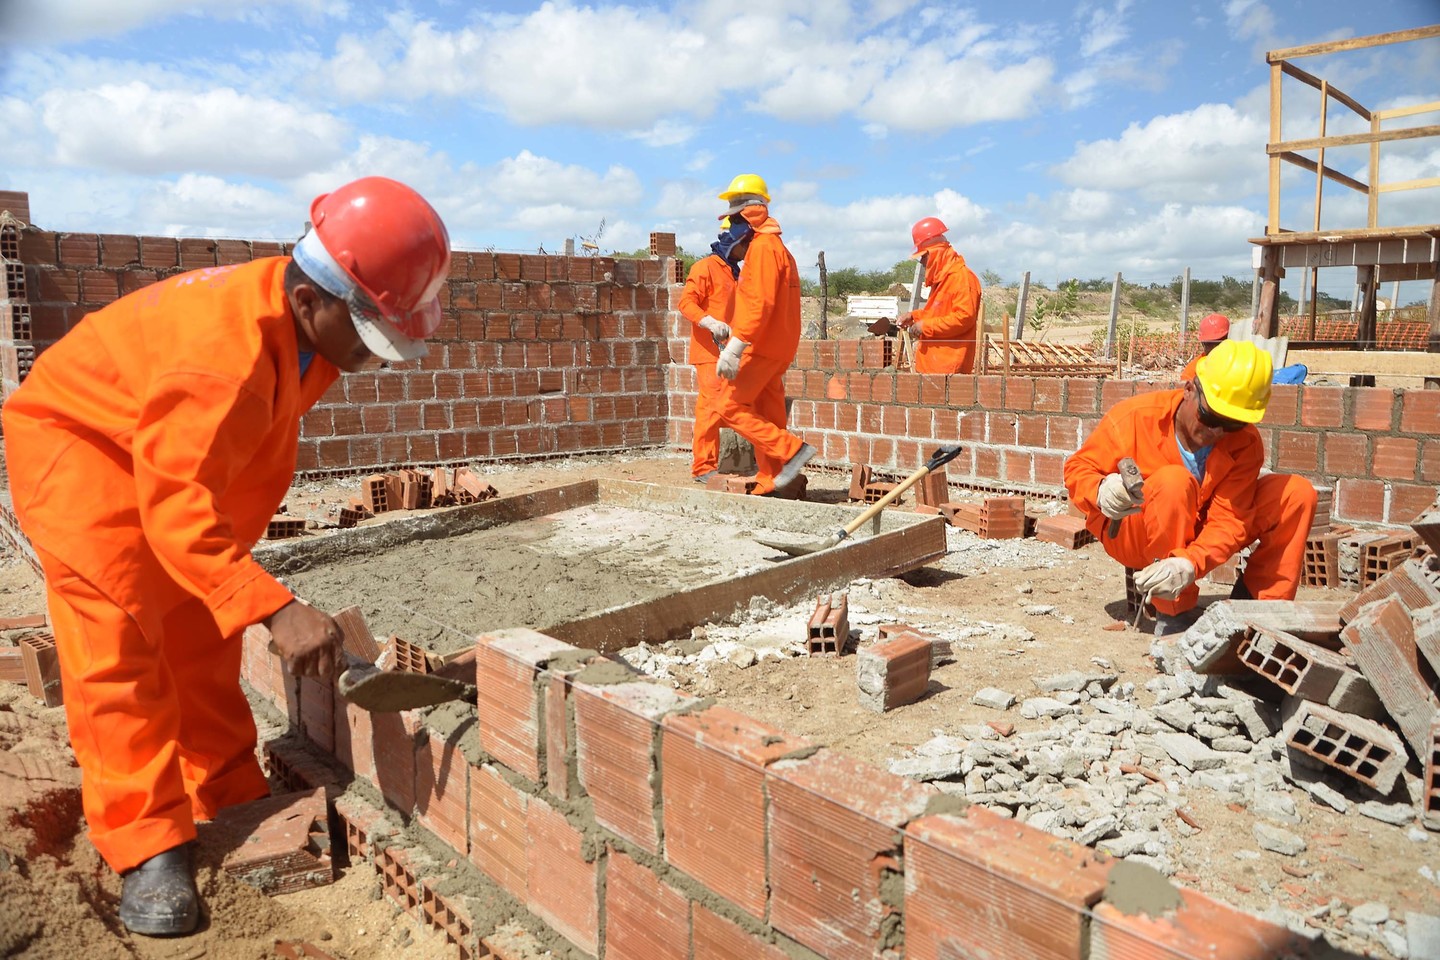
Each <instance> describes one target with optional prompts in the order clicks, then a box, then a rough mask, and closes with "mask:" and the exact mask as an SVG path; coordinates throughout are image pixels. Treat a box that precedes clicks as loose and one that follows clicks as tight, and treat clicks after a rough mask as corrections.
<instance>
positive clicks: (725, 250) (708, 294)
mask: <svg viewBox="0 0 1440 960" xmlns="http://www.w3.org/2000/svg"><path fill="white" fill-rule="evenodd" d="M753 232H754V231H753V230H752V229H751V227H750V224H749V223H747V222H746V221H745V220H744V219H743V218H741V217H736V218H735V219H734V221H733V222H732V221H731V220H730V218H729V217H726V218H725V219H724V220H723V221H721V230H720V237H719V239H717V240H716V241H715V242H714V243H712V244H710V254H709V255H708V256H705V257H701V258H700V259H699V260H696V261H695V263H694V265H693V266H692V267H691V268H690V273H689V274H688V275H687V276H686V277H685V290H684V292H683V293H681V294H680V314H681V315H682V316H683V317H684V318H685V319H686V320H689V321H690V324H691V331H690V364H691V366H693V367H694V368H695V385H696V396H695V430H694V434H693V440H692V441H691V444H690V475H691V476H692V477H694V478H695V482H696V483H704V482H706V481H707V480H709V479H711V478H712V477H714V476H715V475H716V474H718V473H719V472H720V404H719V399H718V394H719V393H720V378H719V377H718V376H717V375H716V373H715V363H716V361H718V360H719V359H720V348H721V347H723V346H725V342H726V341H727V340H729V339H730V323H729V320H730V314H731V311H732V310H733V309H734V307H735V281H736V280H737V279H738V278H739V276H740V261H741V260H743V259H744V258H745V251H746V249H747V248H748V247H749V245H750V237H751V235H752V234H753Z"/></svg>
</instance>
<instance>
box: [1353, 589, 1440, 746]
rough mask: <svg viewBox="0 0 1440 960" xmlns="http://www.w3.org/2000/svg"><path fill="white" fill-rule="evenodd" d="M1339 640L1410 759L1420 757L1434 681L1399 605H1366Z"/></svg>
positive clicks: (1386, 601)
mask: <svg viewBox="0 0 1440 960" xmlns="http://www.w3.org/2000/svg"><path fill="white" fill-rule="evenodd" d="M1340 640H1341V641H1342V642H1343V643H1344V644H1345V649H1346V650H1348V651H1349V652H1350V656H1351V657H1353V658H1354V660H1355V665H1356V666H1358V667H1359V668H1360V672H1361V673H1363V674H1364V675H1365V678H1366V679H1367V680H1369V681H1370V685H1371V686H1372V687H1374V688H1375V693H1376V695H1377V696H1379V697H1380V702H1381V703H1383V704H1384V705H1385V709H1386V710H1387V711H1389V713H1390V717H1391V719H1392V720H1394V721H1395V726H1397V727H1398V728H1399V729H1400V733H1401V734H1402V735H1403V736H1404V737H1405V740H1406V742H1407V743H1409V744H1410V746H1411V747H1412V748H1413V749H1414V750H1415V755H1416V756H1417V757H1418V756H1424V754H1425V750H1426V749H1427V748H1428V746H1429V741H1430V725H1431V724H1432V723H1433V722H1434V718H1435V712H1436V708H1435V696H1434V694H1433V693H1431V692H1430V688H1431V684H1432V683H1433V682H1434V679H1435V677H1434V674H1433V672H1432V671H1431V670H1430V664H1429V663H1428V662H1424V661H1423V660H1422V659H1421V657H1420V653H1419V649H1418V647H1417V645H1416V643H1415V625H1414V624H1413V623H1412V622H1411V620H1410V612H1409V611H1408V610H1407V609H1406V608H1405V605H1404V603H1402V602H1401V601H1400V600H1399V599H1398V598H1397V597H1386V598H1385V599H1384V600H1381V601H1380V602H1378V603H1372V604H1370V605H1369V606H1367V607H1365V608H1364V609H1363V610H1361V611H1360V613H1359V614H1358V615H1357V616H1356V617H1355V619H1354V620H1352V621H1350V622H1349V623H1348V624H1346V625H1345V629H1343V630H1341V631H1340ZM1426 673H1430V676H1428V677H1427V676H1426V675H1425V674H1426Z"/></svg>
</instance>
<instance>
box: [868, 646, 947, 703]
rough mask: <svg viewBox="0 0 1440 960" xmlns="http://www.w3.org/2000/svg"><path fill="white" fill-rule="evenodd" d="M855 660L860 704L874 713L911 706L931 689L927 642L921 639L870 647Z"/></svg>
mask: <svg viewBox="0 0 1440 960" xmlns="http://www.w3.org/2000/svg"><path fill="white" fill-rule="evenodd" d="M855 659H856V673H857V680H856V683H857V686H858V687H859V688H860V705H861V706H862V707H865V708H866V709H869V710H874V711H875V712H876V713H884V712H885V711H886V710H893V709H895V708H896V707H902V706H904V705H905V704H907V703H914V702H915V701H916V700H918V699H920V698H921V697H922V696H924V695H925V691H926V690H927V689H928V688H929V686H930V643H929V641H927V640H923V639H921V638H920V637H915V636H900V637H896V638H895V639H893V640H885V641H882V642H880V643H876V644H873V645H872V646H869V647H866V648H865V649H863V650H861V651H860V652H859V653H858V654H857V655H856V658H855Z"/></svg>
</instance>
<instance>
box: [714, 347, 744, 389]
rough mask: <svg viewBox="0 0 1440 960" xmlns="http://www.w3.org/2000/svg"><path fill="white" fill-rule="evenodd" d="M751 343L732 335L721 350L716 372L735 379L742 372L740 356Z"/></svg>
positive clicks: (728, 378)
mask: <svg viewBox="0 0 1440 960" xmlns="http://www.w3.org/2000/svg"><path fill="white" fill-rule="evenodd" d="M749 346H750V344H748V343H746V342H745V341H743V340H741V339H740V338H738V337H731V338H730V342H729V343H727V344H725V349H724V350H722V351H721V352H720V359H719V360H716V361H715V372H716V373H718V374H719V375H720V376H722V377H724V378H725V379H726V380H734V379H735V375H736V374H737V373H739V372H740V356H741V354H743V353H744V352H745V348H747V347H749Z"/></svg>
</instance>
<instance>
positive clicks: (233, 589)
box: [3, 177, 450, 936]
mask: <svg viewBox="0 0 1440 960" xmlns="http://www.w3.org/2000/svg"><path fill="white" fill-rule="evenodd" d="M310 219H311V222H312V223H313V224H314V229H313V230H311V232H310V233H309V234H307V235H306V236H305V237H304V238H303V239H302V240H300V241H299V242H298V243H297V244H296V245H295V248H294V251H293V257H270V258H266V259H262V260H256V261H253V262H251V263H247V264H243V265H238V266H225V267H217V268H206V269H204V270H197V271H194V272H191V273H185V274H181V275H180V276H176V277H171V278H169V279H165V280H161V281H159V282H157V283H154V284H152V285H150V286H148V287H146V288H144V289H142V290H139V291H136V292H135V293H132V294H130V295H128V296H126V297H123V298H122V299H120V300H117V301H115V302H114V303H112V304H110V305H109V306H107V307H105V308H104V309H102V310H99V311H96V312H95V313H92V314H90V315H89V316H87V317H85V318H84V319H83V320H82V321H81V322H80V323H79V324H78V325H76V327H75V328H74V329H73V330H71V331H70V332H69V333H67V334H66V335H65V336H64V337H63V338H62V339H61V340H60V341H59V342H58V343H56V344H55V345H54V346H52V347H50V348H49V349H48V350H46V351H45V352H44V353H43V354H41V356H40V357H39V358H38V359H37V360H36V362H35V365H34V368H33V369H32V370H31V372H30V375H29V376H28V377H27V378H26V380H25V383H24V385H23V386H21V387H20V389H19V390H18V391H16V392H15V394H14V395H13V396H12V397H11V399H10V400H9V402H8V403H6V404H5V408H4V414H3V419H4V434H5V453H6V466H7V468H8V470H9V475H10V489H11V492H12V495H13V499H14V508H15V512H16V514H17V516H18V517H19V520H20V525H21V528H22V529H23V530H24V532H25V533H26V535H27V536H28V537H29V538H30V540H31V542H32V543H33V544H34V547H35V551H36V553H37V555H38V556H39V558H40V562H41V565H42V567H43V569H44V572H45V583H46V590H47V592H48V601H49V609H50V619H51V623H52V626H53V629H54V634H55V644H56V647H57V650H58V653H59V660H60V675H61V682H62V684H63V688H64V691H65V714H66V719H67V721H68V724H69V731H70V742H71V744H72V746H73V747H74V750H75V758H76V760H77V762H78V763H79V766H80V769H81V773H82V776H83V781H82V782H83V791H82V792H83V801H84V809H85V816H86V819H87V821H88V822H89V830H90V838H91V839H92V840H93V841H94V843H95V847H96V848H97V849H98V850H99V852H100V854H101V856H103V857H104V858H105V860H106V862H107V863H109V864H110V866H111V867H112V868H113V869H114V870H116V871H117V872H118V873H120V874H121V875H122V876H123V878H124V879H123V893H122V896H121V900H120V908H119V914H120V919H121V921H122V922H123V923H124V924H125V926H126V927H127V928H129V929H130V930H131V931H132V932H135V933H141V934H146V935H152V936H167V935H180V934H185V933H189V932H190V931H192V930H193V929H194V928H195V926H196V924H197V923H198V918H199V896H198V893H197V891H196V888H195V882H194V875H193V869H194V867H193V862H192V850H193V843H192V841H193V840H194V838H195V822H196V821H197V820H208V819H211V818H213V817H214V816H215V814H216V812H217V811H219V810H220V809H222V808H224V807H228V806H232V805H234V804H239V803H243V802H246V801H250V800H255V799H257V798H260V797H264V796H266V795H267V794H268V793H269V789H268V786H267V783H266V780H265V776H264V774H263V773H262V772H261V770H260V767H259V764H258V763H257V761H256V758H255V742H256V731H255V723H254V719H253V718H252V716H251V713H250V707H249V704H248V703H247V702H246V700H245V697H244V695H243V693H242V692H241V689H240V683H239V678H240V656H241V634H242V632H243V631H244V629H245V628H246V627H247V626H249V625H251V624H257V623H263V624H265V625H266V626H267V627H268V628H269V630H270V634H271V636H272V637H273V639H274V643H275V647H276V648H277V650H278V652H279V654H280V655H281V657H283V659H284V660H285V662H286V664H287V665H288V667H289V668H290V670H291V671H292V672H293V673H295V674H297V675H302V676H318V677H321V678H329V677H331V676H333V675H335V674H336V672H337V667H338V664H339V660H340V638H341V634H340V630H339V627H338V626H337V625H336V623H335V621H334V620H332V619H331V618H330V616H329V615H327V614H325V613H323V612H321V611H319V610H316V609H314V608H312V607H310V606H308V605H306V604H305V603H303V602H302V601H300V600H297V599H296V598H295V597H294V596H293V595H292V594H291V592H290V591H289V590H288V589H286V588H285V587H284V586H283V585H282V584H280V583H279V582H278V581H277V580H276V579H275V578H274V577H272V576H271V575H270V574H268V573H266V572H265V571H264V570H263V569H262V568H261V567H260V565H259V564H258V563H256V561H255V560H254V559H253V558H252V557H251V556H250V548H251V546H252V545H253V544H254V543H255V542H256V541H257V540H258V539H259V538H260V537H261V536H263V535H264V532H265V527H266V524H267V523H268V521H269V520H270V519H271V517H272V516H273V515H274V514H275V511H276V509H277V508H278V507H279V506H280V503H281V501H282V500H283V498H284V496H285V494H286V492H287V490H288V489H289V485H290V483H291V480H292V478H293V473H294V469H295V455H296V449H297V446H298V439H299V424H300V416H301V414H303V413H304V412H305V411H306V410H308V409H309V408H310V407H311V406H312V405H313V404H314V403H315V402H316V401H317V400H318V399H319V398H320V396H321V395H322V394H323V393H325V391H326V389H327V388H328V387H329V386H330V385H331V384H332V383H334V381H335V380H336V378H337V377H338V376H339V371H340V370H346V371H354V370H358V369H360V368H361V366H362V365H363V364H365V363H366V362H367V361H368V360H369V359H370V358H371V356H372V355H374V356H378V357H382V358H386V359H390V360H406V359H410V358H414V357H417V356H420V355H423V353H424V352H425V342H424V338H425V337H427V336H429V335H430V334H431V333H433V332H434V330H435V328H436V326H437V325H438V324H439V321H440V307H439V301H438V299H437V296H438V293H439V290H440V288H441V286H442V285H443V284H444V282H445V279H446V276H447V275H448V271H449V262H450V245H449V237H448V235H447V233H446V231H445V226H444V224H443V223H442V222H441V220H440V217H439V216H438V215H437V214H436V212H435V211H434V209H433V208H432V207H431V206H430V205H429V204H428V203H426V202H425V200H424V199H423V198H422V197H421V196H420V195H419V194H418V193H416V192H415V191H413V190H411V189H410V188H409V187H407V186H405V185H404V184H401V183H397V182H396V181H394V180H387V179H384V178H380V177H367V178H364V179H360V180H356V181H354V182H352V183H349V184H346V185H345V186H342V187H340V188H339V189H337V190H336V191H334V192H333V193H330V194H326V195H322V196H321V197H318V198H317V199H316V200H315V201H314V203H313V204H312V206H311V209H310Z"/></svg>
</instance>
